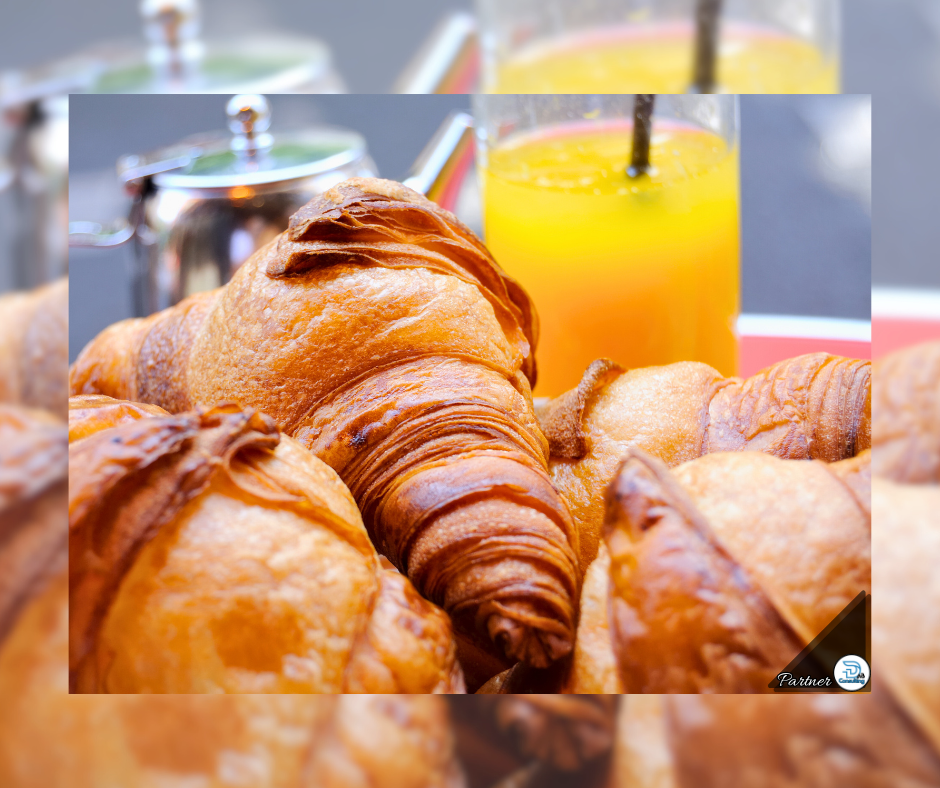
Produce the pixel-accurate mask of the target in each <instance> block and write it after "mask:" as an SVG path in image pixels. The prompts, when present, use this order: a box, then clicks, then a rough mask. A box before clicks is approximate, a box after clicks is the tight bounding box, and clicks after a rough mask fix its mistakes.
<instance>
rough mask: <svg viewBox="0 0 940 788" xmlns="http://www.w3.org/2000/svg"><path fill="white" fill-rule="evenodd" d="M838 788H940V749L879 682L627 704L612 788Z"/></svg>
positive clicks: (645, 698)
mask: <svg viewBox="0 0 940 788" xmlns="http://www.w3.org/2000/svg"><path fill="white" fill-rule="evenodd" d="M875 607H877V605H875ZM874 670H876V669H874V668H873V672H874ZM836 786H839V788H843V786H844V787H845V788H849V786H851V788H895V786H909V787H910V788H937V787H938V786H940V758H938V756H937V752H936V750H934V749H933V748H932V747H931V746H930V744H929V743H928V742H927V741H926V740H925V739H924V737H923V735H922V734H921V733H920V731H918V730H917V728H916V727H915V726H913V725H912V724H911V721H910V719H909V718H907V716H906V715H905V714H904V711H903V710H902V709H900V708H899V707H898V706H897V705H896V703H895V701H894V699H893V698H892V697H891V694H890V692H889V691H888V690H887V689H886V688H885V686H884V685H883V684H881V683H879V682H878V681H877V680H875V681H874V683H873V685H872V691H871V693H857V694H854V695H853V694H851V693H844V694H838V695H832V694H827V695H818V694H783V695H773V696H771V695H748V696H740V695H738V696H730V695H631V696H629V697H625V698H624V699H623V704H622V706H621V711H620V717H619V719H618V725H617V743H616V746H615V754H614V759H613V768H612V770H611V775H610V780H609V782H608V784H607V788H757V787H760V788H835V787H836Z"/></svg>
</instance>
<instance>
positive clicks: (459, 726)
mask: <svg viewBox="0 0 940 788" xmlns="http://www.w3.org/2000/svg"><path fill="white" fill-rule="evenodd" d="M450 705H451V715H452V718H453V721H454V726H455V732H456V739H457V747H458V751H459V752H460V754H461V759H462V761H463V762H464V764H465V769H466V772H467V777H468V779H469V781H470V784H471V786H472V787H473V788H478V787H479V788H503V786H505V787H506V788H509V786H518V787H519V788H556V787H557V788H562V787H563V786H571V785H578V786H583V788H593V787H595V786H596V787H598V788H599V786H601V785H602V784H603V779H604V776H605V775H606V770H607V767H608V765H609V760H608V759H609V755H610V752H611V748H612V745H613V741H614V725H615V719H616V707H617V698H614V697H611V696H603V695H582V696H573V695H497V696H486V695H464V696H460V697H456V696H455V697H453V698H451V701H450Z"/></svg>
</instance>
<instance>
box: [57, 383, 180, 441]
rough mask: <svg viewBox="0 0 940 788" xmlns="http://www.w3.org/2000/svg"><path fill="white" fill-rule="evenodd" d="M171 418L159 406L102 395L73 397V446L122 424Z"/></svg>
mask: <svg viewBox="0 0 940 788" xmlns="http://www.w3.org/2000/svg"><path fill="white" fill-rule="evenodd" d="M168 415H169V414H168V413H167V412H166V411H165V410H164V409H163V408H161V407H158V406H157V405H146V404H144V403H142V402H126V401H124V400H119V399H114V398H113V397H105V396H103V395H100V394H99V395H93V396H85V397H69V443H74V442H75V441H77V440H81V439H82V438H87V437H88V436H89V435H94V434H95V433H96V432H101V430H106V429H108V428H109V427H116V426H117V425H118V424H126V423H127V422H129V421H137V420H138V419H148V418H152V417H153V416H168Z"/></svg>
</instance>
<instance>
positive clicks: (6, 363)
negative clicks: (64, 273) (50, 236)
mask: <svg viewBox="0 0 940 788" xmlns="http://www.w3.org/2000/svg"><path fill="white" fill-rule="evenodd" d="M0 338H2V340H0V402H9V403H14V404H19V405H26V406H28V407H31V408H41V409H43V410H48V411H50V412H52V413H55V414H57V415H58V416H60V417H61V418H65V402H66V400H67V399H68V390H69V387H68V366H69V281H68V279H59V280H58V281H56V282H53V283H52V284H49V285H45V286H43V287H39V288H37V289H35V290H32V291H30V292H28V293H9V294H7V295H4V296H0Z"/></svg>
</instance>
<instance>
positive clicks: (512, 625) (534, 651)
mask: <svg viewBox="0 0 940 788" xmlns="http://www.w3.org/2000/svg"><path fill="white" fill-rule="evenodd" d="M487 630H488V631H489V633H490V637H491V638H492V639H493V642H494V643H496V644H497V645H498V646H499V647H500V648H501V649H502V650H503V653H504V654H505V655H506V656H507V657H508V658H509V659H511V660H513V661H519V662H524V663H525V664H527V665H530V666H531V667H533V668H547V667H549V666H550V665H551V664H552V663H553V662H556V661H557V660H559V659H561V658H562V657H565V656H567V655H568V654H569V653H571V649H572V643H571V638H569V637H564V636H562V635H558V634H556V633H554V632H547V631H544V630H540V629H537V628H535V627H531V626H527V625H526V624H523V623H521V622H519V621H516V620H515V619H512V618H509V617H507V616H504V615H500V614H494V615H492V616H490V618H489V620H488V621H487Z"/></svg>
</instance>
